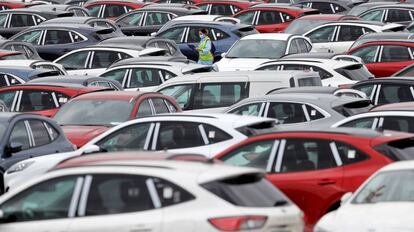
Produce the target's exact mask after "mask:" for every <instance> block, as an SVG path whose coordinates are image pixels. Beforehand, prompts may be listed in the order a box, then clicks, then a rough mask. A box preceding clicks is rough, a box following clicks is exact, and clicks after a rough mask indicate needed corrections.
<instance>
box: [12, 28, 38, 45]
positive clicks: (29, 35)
mask: <svg viewBox="0 0 414 232" xmlns="http://www.w3.org/2000/svg"><path fill="white" fill-rule="evenodd" d="M41 34H42V31H41V30H34V31H28V32H26V33H23V34H21V35H20V36H18V37H16V38H15V39H14V40H15V41H23V42H27V43H31V44H34V45H38V44H39V39H40V35H41Z"/></svg>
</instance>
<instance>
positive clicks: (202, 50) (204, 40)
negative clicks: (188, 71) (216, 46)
mask: <svg viewBox="0 0 414 232" xmlns="http://www.w3.org/2000/svg"><path fill="white" fill-rule="evenodd" d="M198 35H199V36H200V43H199V44H198V47H197V51H198V62H197V63H198V64H205V65H212V64H213V60H214V57H213V54H212V50H211V48H212V43H211V40H210V38H209V37H208V31H207V29H201V30H199V31H198Z"/></svg>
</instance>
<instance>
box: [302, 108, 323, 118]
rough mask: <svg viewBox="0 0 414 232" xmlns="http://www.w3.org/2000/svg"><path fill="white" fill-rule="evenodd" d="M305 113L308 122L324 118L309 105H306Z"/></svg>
mask: <svg viewBox="0 0 414 232" xmlns="http://www.w3.org/2000/svg"><path fill="white" fill-rule="evenodd" d="M306 111H307V113H308V115H309V119H310V120H318V119H321V118H324V117H325V116H324V115H323V114H322V113H321V112H319V110H317V109H315V108H313V107H312V106H310V105H306Z"/></svg>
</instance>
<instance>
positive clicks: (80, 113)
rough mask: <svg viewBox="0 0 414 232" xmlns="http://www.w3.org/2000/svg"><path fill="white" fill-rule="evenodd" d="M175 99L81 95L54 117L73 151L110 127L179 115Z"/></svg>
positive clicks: (148, 95) (150, 94)
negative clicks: (168, 115)
mask: <svg viewBox="0 0 414 232" xmlns="http://www.w3.org/2000/svg"><path fill="white" fill-rule="evenodd" d="M180 111H181V108H180V107H179V106H178V104H177V103H176V101H175V99H174V98H172V97H169V96H165V95H162V94H160V93H154V92H139V91H116V92H97V93H90V94H83V95H81V96H79V97H76V98H74V99H72V100H71V101H70V102H68V103H67V104H65V106H64V107H62V108H61V109H60V110H59V111H58V112H57V113H56V115H55V116H54V118H53V119H55V120H56V121H57V122H58V123H59V125H61V127H62V129H63V131H64V133H65V134H66V137H67V138H68V139H69V140H70V141H71V142H72V143H73V144H75V145H76V146H77V147H81V146H83V145H84V144H85V143H87V142H89V140H91V139H93V138H95V137H96V136H98V135H100V134H102V133H103V132H105V131H106V130H108V129H109V128H110V127H112V126H115V125H118V124H120V123H123V122H125V121H128V120H132V119H134V118H141V117H147V116H151V115H155V114H162V113H172V112H180Z"/></svg>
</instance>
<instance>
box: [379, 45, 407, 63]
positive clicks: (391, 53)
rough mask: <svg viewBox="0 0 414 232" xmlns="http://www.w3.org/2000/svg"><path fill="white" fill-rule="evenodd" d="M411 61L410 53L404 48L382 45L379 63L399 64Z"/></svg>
mask: <svg viewBox="0 0 414 232" xmlns="http://www.w3.org/2000/svg"><path fill="white" fill-rule="evenodd" d="M407 60H411V56H410V52H409V50H408V48H407V47H405V46H396V45H384V46H383V49H382V53H381V62H400V61H407Z"/></svg>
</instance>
